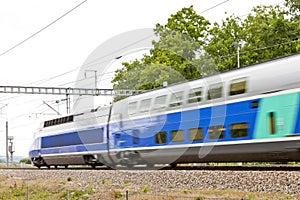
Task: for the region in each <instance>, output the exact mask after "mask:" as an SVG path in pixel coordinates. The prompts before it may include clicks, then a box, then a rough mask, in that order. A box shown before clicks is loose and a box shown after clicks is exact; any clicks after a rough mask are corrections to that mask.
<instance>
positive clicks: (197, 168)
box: [1, 165, 300, 171]
mask: <svg viewBox="0 0 300 200" xmlns="http://www.w3.org/2000/svg"><path fill="white" fill-rule="evenodd" d="M1 169H4V170H44V171H48V170H187V171H188V170H195V171H201V170H203V171H205V170H207V171H300V166H299V165H244V166H212V165H201V166H182V165H180V166H176V167H170V166H157V167H156V166H155V167H152V168H148V167H145V166H136V167H130V168H128V167H123V166H118V167H116V168H114V169H112V168H109V167H104V166H102V167H96V168H92V167H88V166H87V167H73V166H70V167H68V168H64V167H57V168H40V169H38V168H35V167H25V168H16V167H13V168H1Z"/></svg>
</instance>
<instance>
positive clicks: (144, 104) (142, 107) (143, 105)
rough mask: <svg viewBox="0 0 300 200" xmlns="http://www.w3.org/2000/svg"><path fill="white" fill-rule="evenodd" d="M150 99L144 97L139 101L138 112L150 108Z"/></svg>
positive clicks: (146, 110)
mask: <svg viewBox="0 0 300 200" xmlns="http://www.w3.org/2000/svg"><path fill="white" fill-rule="evenodd" d="M150 104H151V99H144V100H142V101H141V105H140V112H148V111H149V109H150Z"/></svg>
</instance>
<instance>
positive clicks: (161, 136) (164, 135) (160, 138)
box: [155, 131, 167, 144]
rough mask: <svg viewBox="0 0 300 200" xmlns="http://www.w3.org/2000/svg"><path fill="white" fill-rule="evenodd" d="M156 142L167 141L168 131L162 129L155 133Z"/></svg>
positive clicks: (162, 142)
mask: <svg viewBox="0 0 300 200" xmlns="http://www.w3.org/2000/svg"><path fill="white" fill-rule="evenodd" d="M155 142H156V144H164V143H166V142H167V132H165V131H161V132H157V133H156V134H155Z"/></svg>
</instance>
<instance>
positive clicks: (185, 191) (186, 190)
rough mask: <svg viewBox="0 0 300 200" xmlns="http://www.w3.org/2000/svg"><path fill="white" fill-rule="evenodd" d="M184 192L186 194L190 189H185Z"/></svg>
mask: <svg viewBox="0 0 300 200" xmlns="http://www.w3.org/2000/svg"><path fill="white" fill-rule="evenodd" d="M182 192H183V193H184V194H188V193H189V192H190V191H189V190H188V189H183V190H182Z"/></svg>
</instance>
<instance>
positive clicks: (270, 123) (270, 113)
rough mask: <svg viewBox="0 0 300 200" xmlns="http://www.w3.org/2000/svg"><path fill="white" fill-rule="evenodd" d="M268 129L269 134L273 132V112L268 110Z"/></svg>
mask: <svg viewBox="0 0 300 200" xmlns="http://www.w3.org/2000/svg"><path fill="white" fill-rule="evenodd" d="M269 131H270V133H271V134H275V131H276V130H275V114H274V112H269Z"/></svg>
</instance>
